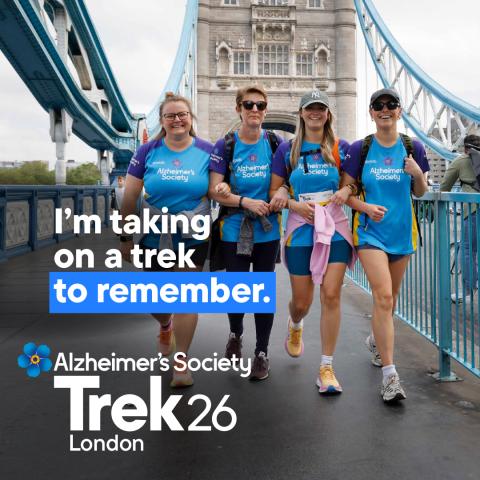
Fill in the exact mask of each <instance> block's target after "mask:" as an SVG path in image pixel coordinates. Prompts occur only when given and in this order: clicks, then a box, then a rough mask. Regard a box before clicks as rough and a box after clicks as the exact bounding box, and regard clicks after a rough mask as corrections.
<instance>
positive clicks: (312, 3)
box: [308, 0, 325, 8]
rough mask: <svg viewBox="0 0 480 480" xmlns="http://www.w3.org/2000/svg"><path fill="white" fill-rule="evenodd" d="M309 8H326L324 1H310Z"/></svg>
mask: <svg viewBox="0 0 480 480" xmlns="http://www.w3.org/2000/svg"><path fill="white" fill-rule="evenodd" d="M308 6H309V8H325V7H324V5H323V0H308Z"/></svg>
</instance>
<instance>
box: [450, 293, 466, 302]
mask: <svg viewBox="0 0 480 480" xmlns="http://www.w3.org/2000/svg"><path fill="white" fill-rule="evenodd" d="M450 298H451V299H452V303H462V302H463V294H462V292H458V295H457V294H456V293H452V294H451V295H450Z"/></svg>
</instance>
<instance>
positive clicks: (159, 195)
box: [120, 93, 213, 387]
mask: <svg viewBox="0 0 480 480" xmlns="http://www.w3.org/2000/svg"><path fill="white" fill-rule="evenodd" d="M159 115H160V125H161V131H160V133H159V134H158V136H157V137H156V138H154V139H153V140H152V141H150V142H148V143H146V144H144V145H142V146H141V147H140V148H139V149H138V150H137V152H136V153H135V154H134V156H133V158H132V160H131V161H130V165H129V167H128V173H127V178H126V184H125V193H124V197H123V203H122V209H121V214H122V218H125V217H126V216H127V215H130V214H135V213H136V210H137V209H136V205H137V200H138V198H139V196H140V194H141V192H142V189H143V188H145V198H144V202H143V205H142V208H148V209H150V210H152V214H161V213H163V211H162V209H163V207H167V208H168V214H178V213H180V212H182V213H183V212H187V213H188V212H190V213H191V214H193V215H195V214H198V215H207V216H208V215H210V202H209V200H208V198H207V193H208V164H209V160H210V153H211V151H212V147H213V146H212V144H211V143H209V142H206V141H205V140H202V139H200V138H198V137H197V136H196V134H195V130H194V129H193V125H192V122H193V119H194V115H193V112H192V107H191V104H190V101H189V100H188V99H186V98H184V97H182V96H180V95H175V94H173V93H167V94H166V96H165V100H164V101H163V102H162V104H161V105H160V112H159ZM158 227H159V228H160V225H158ZM120 241H121V244H120V245H121V250H122V254H123V256H124V258H125V259H126V260H128V261H129V260H130V250H131V249H132V248H133V238H132V236H131V235H122V236H120ZM165 242H166V243H165ZM180 242H183V243H184V245H185V250H186V251H187V250H189V249H194V250H195V251H194V253H193V255H192V256H191V259H192V261H193V263H194V264H195V265H196V268H195V271H200V270H202V268H203V264H204V262H205V259H206V256H207V250H208V239H205V240H196V239H194V238H188V236H187V237H185V238H184V237H182V235H181V234H180V233H176V234H172V235H171V236H168V235H163V234H162V235H161V236H160V235H159V234H154V233H149V234H147V235H146V236H144V237H143V238H142V239H141V241H140V245H141V246H142V247H143V249H144V250H147V249H152V250H160V249H162V248H170V249H173V250H174V251H178V248H179V243H180ZM143 258H145V255H143ZM152 260H153V264H152V266H151V268H145V270H150V271H161V270H164V268H162V266H161V265H159V264H158V262H157V259H156V257H153V258H152ZM177 268H178V266H175V267H174V269H175V270H176V269H177ZM186 270H188V269H183V270H182V271H186ZM152 315H153V316H154V317H155V318H156V319H157V320H158V322H159V323H160V332H159V335H158V349H159V351H160V352H161V353H162V354H163V355H165V356H166V355H170V354H171V353H172V352H173V351H174V350H175V348H176V350H177V352H183V353H185V354H187V352H188V349H189V347H190V343H191V342H192V339H193V334H194V332H195V328H196V325H197V320H198V315H197V314H194V313H182V314H177V313H174V314H171V313H153V314H152ZM175 345H176V347H175ZM192 384H193V379H192V376H191V374H190V372H189V371H188V370H184V371H182V370H181V369H180V368H174V369H173V379H172V382H171V386H172V387H186V386H190V385H192Z"/></svg>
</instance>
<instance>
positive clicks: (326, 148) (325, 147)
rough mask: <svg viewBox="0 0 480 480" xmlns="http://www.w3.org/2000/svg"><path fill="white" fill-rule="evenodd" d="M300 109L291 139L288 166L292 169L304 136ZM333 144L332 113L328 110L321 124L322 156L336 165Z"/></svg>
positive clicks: (303, 122)
mask: <svg viewBox="0 0 480 480" xmlns="http://www.w3.org/2000/svg"><path fill="white" fill-rule="evenodd" d="M301 113H302V110H301V109H300V110H299V111H298V118H297V126H296V128H295V138H294V139H293V143H292V149H291V150H290V166H291V168H292V170H294V169H295V168H296V167H297V164H298V159H299V158H300V152H301V150H302V143H303V140H304V138H305V120H304V119H303V118H302V115H301ZM334 145H335V133H334V131H333V114H332V112H331V111H330V109H329V110H328V116H327V121H326V122H325V125H324V126H323V136H322V142H321V152H322V157H323V159H324V160H325V161H326V162H327V163H331V164H332V165H336V162H335V158H334V157H333V153H332V150H333V146H334Z"/></svg>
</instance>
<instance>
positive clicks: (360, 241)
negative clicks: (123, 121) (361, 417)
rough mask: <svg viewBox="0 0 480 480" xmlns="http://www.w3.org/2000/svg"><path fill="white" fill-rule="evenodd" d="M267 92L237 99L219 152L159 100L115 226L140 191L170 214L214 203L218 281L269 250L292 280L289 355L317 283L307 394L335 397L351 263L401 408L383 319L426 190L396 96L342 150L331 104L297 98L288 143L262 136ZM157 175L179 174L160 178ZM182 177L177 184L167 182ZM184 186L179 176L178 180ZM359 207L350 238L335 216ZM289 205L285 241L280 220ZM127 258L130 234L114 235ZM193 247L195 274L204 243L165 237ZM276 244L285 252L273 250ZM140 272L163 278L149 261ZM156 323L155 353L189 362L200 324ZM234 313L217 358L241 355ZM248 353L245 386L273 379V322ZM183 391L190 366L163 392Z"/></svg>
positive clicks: (261, 263) (153, 245) (183, 105)
mask: <svg viewBox="0 0 480 480" xmlns="http://www.w3.org/2000/svg"><path fill="white" fill-rule="evenodd" d="M267 105H268V97H267V93H266V92H265V91H264V90H263V89H262V88H261V87H259V86H251V87H247V88H243V89H240V90H239V91H238V92H237V96H236V106H235V108H236V112H237V114H238V115H239V117H240V121H241V123H240V127H239V129H238V130H237V131H235V132H232V133H230V134H228V135H227V136H226V137H225V138H221V139H220V140H218V141H217V142H216V144H215V145H212V144H210V143H209V142H207V141H205V140H202V139H200V138H199V137H197V136H196V134H195V131H194V128H193V121H194V119H195V117H194V113H193V112H192V108H191V104H190V102H189V101H188V100H187V99H186V98H184V97H181V96H178V95H173V94H167V96H166V98H165V100H164V101H163V103H162V104H161V106H160V112H159V115H160V124H161V127H162V128H161V132H160V134H159V135H158V136H157V137H156V138H155V139H154V140H152V141H150V142H148V143H146V144H144V145H142V146H141V147H140V148H139V149H138V151H137V152H136V153H135V155H134V157H133V158H132V160H131V162H130V166H129V169H128V174H127V178H126V186H125V194H124V199H123V205H122V212H121V213H122V216H123V218H125V216H126V215H129V214H133V213H135V211H136V204H137V200H138V197H139V195H140V194H141V192H142V189H144V208H152V209H154V211H156V210H157V209H161V208H162V207H165V206H166V207H168V210H169V213H172V214H177V213H180V212H183V213H185V212H192V211H193V212H195V213H199V212H202V213H204V212H208V211H209V208H210V200H215V201H216V202H218V203H219V204H220V205H221V206H222V208H221V210H220V218H219V220H218V226H219V234H220V244H219V245H217V247H218V248H219V249H220V250H219V251H220V253H221V255H222V257H223V261H224V263H225V266H226V270H227V271H232V272H246V271H249V270H250V265H252V268H253V271H262V272H271V271H273V270H274V269H275V263H276V259H277V256H278V254H279V250H281V257H282V260H283V262H284V264H285V266H286V268H287V269H288V272H289V274H290V283H291V290H292V295H291V299H290V303H289V316H288V324H287V326H286V338H285V350H286V352H287V353H288V355H290V356H291V357H299V356H301V355H302V354H303V350H304V342H303V340H302V332H303V322H304V319H305V318H306V316H307V314H308V311H309V309H310V306H311V304H312V301H313V297H314V290H315V284H319V285H320V302H321V318H320V336H321V360H320V368H319V373H318V377H317V379H316V385H317V386H318V389H319V392H320V393H322V394H323V393H333V394H335V393H340V392H342V387H341V385H340V382H339V381H338V380H337V378H336V376H335V373H334V369H333V356H334V352H335V347H336V343H337V338H338V334H339V327H340V317H341V315H340V296H341V288H342V284H343V280H344V275H345V271H346V268H347V266H349V267H353V264H354V263H355V261H356V259H357V257H358V258H359V260H360V262H361V263H362V266H363V268H364V270H365V273H366V275H367V278H368V281H369V283H370V286H371V289H372V293H373V315H372V332H371V334H370V335H369V337H368V338H367V340H366V342H367V347H368V348H369V349H370V351H371V352H372V363H373V364H374V365H377V366H380V367H382V371H383V381H382V384H381V391H380V392H381V395H382V397H383V400H384V401H386V402H392V401H398V400H402V399H404V398H406V395H405V392H404V390H403V388H402V386H401V384H400V379H399V376H398V374H397V372H396V369H395V365H394V362H393V345H394V328H393V311H394V308H395V302H396V299H397V295H398V292H399V289H400V284H401V281H402V277H403V275H404V272H405V269H406V266H407V264H408V261H409V258H410V256H411V254H412V253H414V251H415V250H416V246H417V233H418V231H417V225H416V220H415V215H414V210H413V204H412V199H411V194H412V193H413V194H415V195H416V196H422V195H423V193H424V192H425V191H426V190H427V182H426V175H425V172H427V171H428V169H429V167H428V162H427V159H426V155H425V150H424V148H423V146H422V145H421V144H420V143H418V142H417V141H415V140H413V141H412V140H411V139H410V138H409V137H406V136H405V135H401V134H399V133H398V131H397V123H398V120H399V119H400V116H401V105H400V99H399V96H398V94H397V93H396V92H395V91H394V90H391V89H383V90H379V91H377V92H375V93H374V94H373V95H372V97H371V100H370V106H369V112H370V116H371V119H372V121H373V122H374V123H375V126H376V131H375V133H374V134H373V135H371V136H369V137H366V138H365V139H364V140H359V141H356V142H354V143H353V144H352V145H349V144H348V143H347V142H346V141H345V140H343V139H338V138H337V137H336V136H335V133H334V130H333V115H332V111H331V108H330V100H329V98H328V96H327V95H326V94H325V93H324V92H321V91H317V90H314V91H311V92H308V93H306V94H305V95H304V96H303V97H302V98H301V101H300V105H299V110H298V121H297V128H296V132H295V137H294V138H293V140H290V141H283V139H282V138H280V137H279V136H277V135H276V134H274V133H273V132H270V131H266V130H264V129H262V123H263V122H264V120H265V115H266V112H267ZM164 169H176V170H175V171H178V170H182V171H181V172H180V173H181V175H166V176H165V175H160V174H159V172H164V171H165V170H164ZM177 179H178V180H177ZM180 179H181V180H180ZM344 204H347V205H348V206H350V207H351V208H352V209H353V210H354V211H355V216H354V220H353V232H352V229H351V228H350V227H349V223H348V219H347V217H346V215H345V213H344V212H343V209H342V208H341V207H342V205H344ZM285 208H288V211H289V214H288V219H287V223H286V231H285V232H284V234H283V237H282V235H281V233H282V231H281V230H282V222H281V212H282V210H283V209H285ZM120 241H121V249H122V253H123V255H124V257H125V258H126V259H128V258H129V252H130V249H131V248H133V238H132V237H131V236H129V235H122V236H121V237H120ZM179 242H184V243H185V247H186V248H193V249H194V250H195V253H194V255H193V261H194V263H195V265H196V270H199V271H200V270H202V268H203V266H204V263H205V260H206V258H207V252H208V241H207V240H203V241H199V240H194V239H191V238H182V236H181V234H172V235H171V245H172V247H173V249H176V248H178V244H179ZM140 243H141V247H142V249H158V248H159V245H161V242H159V238H158V235H154V234H148V235H146V236H144V237H143V238H142V239H141V241H140ZM280 243H281V244H280ZM150 270H154V271H155V270H157V271H158V270H162V268H161V267H160V265H158V264H154V265H153V266H152V267H151V268H150ZM153 316H154V317H155V318H156V319H157V320H158V322H159V323H160V331H159V335H158V346H159V350H160V352H161V353H162V354H164V355H169V354H170V353H172V352H173V351H174V350H175V349H176V351H179V352H184V353H185V354H187V353H188V350H189V347H190V344H191V341H192V338H193V334H194V331H195V327H196V324H197V320H198V315H196V314H176V313H174V314H163V313H162V314H153ZM243 317H244V315H243V314H239V313H234V314H229V315H228V319H229V323H230V332H229V336H228V341H227V346H226V351H225V356H226V357H227V358H230V359H235V358H240V357H242V336H243V328H244V325H243ZM254 317H255V327H256V347H255V356H254V360H253V365H252V371H251V379H252V380H264V379H266V378H267V377H268V375H269V369H270V365H269V357H268V347H269V338H270V332H271V329H272V325H273V320H274V315H273V314H267V313H256V314H255V315H254ZM192 384H193V378H192V376H191V373H190V372H189V371H188V369H184V370H183V371H180V370H179V369H177V368H174V370H173V378H172V382H171V386H172V387H184V386H189V385H192Z"/></svg>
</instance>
